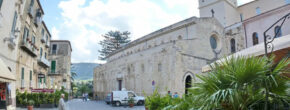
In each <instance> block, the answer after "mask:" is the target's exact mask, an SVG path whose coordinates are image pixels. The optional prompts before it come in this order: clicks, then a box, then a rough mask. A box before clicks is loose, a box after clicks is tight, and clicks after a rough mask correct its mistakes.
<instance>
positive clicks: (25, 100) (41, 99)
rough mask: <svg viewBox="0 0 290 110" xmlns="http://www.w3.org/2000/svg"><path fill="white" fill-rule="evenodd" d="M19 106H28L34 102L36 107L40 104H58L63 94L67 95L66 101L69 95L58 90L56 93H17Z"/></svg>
mask: <svg viewBox="0 0 290 110" xmlns="http://www.w3.org/2000/svg"><path fill="white" fill-rule="evenodd" d="M16 92H17V93H16V102H17V105H21V106H27V105H29V104H31V102H32V101H33V105H34V106H39V105H40V104H58V101H59V99H60V96H61V94H65V100H67V99H68V93H66V92H64V91H58V90H56V91H55V92H54V93H27V92H26V91H25V92H24V93H20V92H19V91H18V90H17V91H16Z"/></svg>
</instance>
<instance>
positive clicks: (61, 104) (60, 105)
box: [58, 94, 66, 110]
mask: <svg viewBox="0 0 290 110" xmlns="http://www.w3.org/2000/svg"><path fill="white" fill-rule="evenodd" d="M63 98H64V94H61V97H60V99H59V102H58V110H66V108H65V102H64V99H63Z"/></svg>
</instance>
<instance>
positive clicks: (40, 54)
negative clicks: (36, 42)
mask: <svg viewBox="0 0 290 110" xmlns="http://www.w3.org/2000/svg"><path fill="white" fill-rule="evenodd" d="M39 56H40V58H41V57H42V48H41V47H40V53H39Z"/></svg>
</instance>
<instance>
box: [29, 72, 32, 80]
mask: <svg viewBox="0 0 290 110" xmlns="http://www.w3.org/2000/svg"><path fill="white" fill-rule="evenodd" d="M29 80H30V81H32V71H31V70H30V74H29Z"/></svg>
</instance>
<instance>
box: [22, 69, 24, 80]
mask: <svg viewBox="0 0 290 110" xmlns="http://www.w3.org/2000/svg"><path fill="white" fill-rule="evenodd" d="M21 79H24V68H22V69H21Z"/></svg>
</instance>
